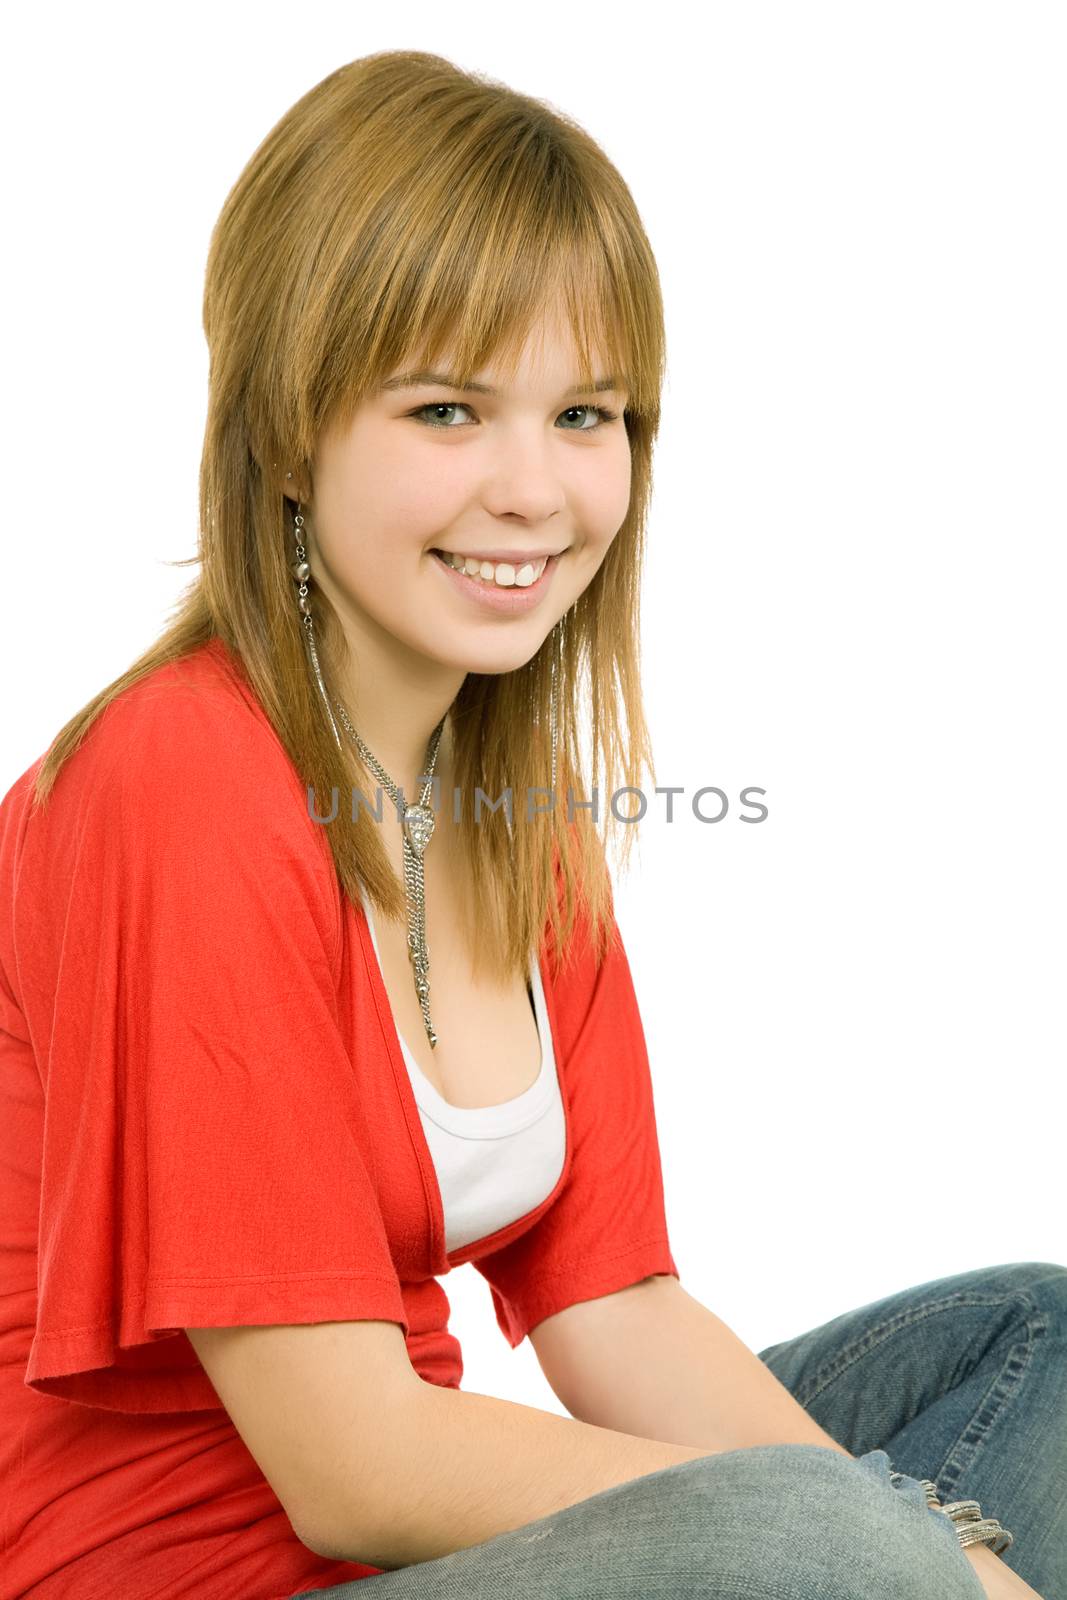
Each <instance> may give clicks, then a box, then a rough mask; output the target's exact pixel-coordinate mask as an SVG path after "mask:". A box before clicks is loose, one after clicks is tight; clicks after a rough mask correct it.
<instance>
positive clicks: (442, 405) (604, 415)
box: [408, 400, 619, 433]
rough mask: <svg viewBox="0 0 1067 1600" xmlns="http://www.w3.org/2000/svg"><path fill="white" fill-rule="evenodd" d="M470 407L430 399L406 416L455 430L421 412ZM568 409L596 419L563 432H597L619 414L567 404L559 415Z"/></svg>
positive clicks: (454, 401) (599, 407)
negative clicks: (586, 424)
mask: <svg viewBox="0 0 1067 1600" xmlns="http://www.w3.org/2000/svg"><path fill="white" fill-rule="evenodd" d="M470 409H471V408H470V406H468V405H466V404H465V403H464V402H463V401H460V400H432V401H430V403H429V404H428V405H425V406H419V407H418V408H417V409H416V410H415V411H409V412H408V416H409V417H413V418H415V419H416V420H417V421H419V422H421V423H422V424H423V426H424V427H428V428H439V429H440V430H441V431H442V432H447V431H449V430H451V431H453V432H455V431H456V427H455V425H454V424H452V423H449V422H433V421H431V420H430V419H429V417H426V416H424V415H423V413H424V412H427V411H469V410H470ZM570 411H585V412H588V413H589V414H590V415H592V416H596V417H597V418H598V420H597V421H596V422H595V423H594V424H593V426H592V427H591V428H564V429H563V432H564V433H597V432H599V430H600V429H601V428H602V427H603V426H604V424H605V423H606V422H617V421H618V416H619V414H618V412H617V411H608V410H607V408H606V407H605V406H568V407H567V410H566V411H561V412H560V416H566V415H567V412H570ZM467 426H469V424H467Z"/></svg>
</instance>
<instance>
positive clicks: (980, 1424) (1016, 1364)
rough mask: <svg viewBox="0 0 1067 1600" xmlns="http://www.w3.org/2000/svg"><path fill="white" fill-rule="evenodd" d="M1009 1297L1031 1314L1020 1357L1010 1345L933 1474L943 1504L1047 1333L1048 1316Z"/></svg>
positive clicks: (1028, 1301) (969, 1466) (1028, 1303)
mask: <svg viewBox="0 0 1067 1600" xmlns="http://www.w3.org/2000/svg"><path fill="white" fill-rule="evenodd" d="M1010 1298H1011V1299H1016V1300H1021V1301H1022V1302H1023V1304H1024V1305H1025V1306H1026V1307H1027V1309H1028V1310H1029V1311H1030V1313H1031V1315H1030V1316H1028V1317H1027V1318H1026V1321H1025V1323H1024V1324H1023V1326H1024V1327H1025V1329H1026V1345H1025V1348H1024V1349H1023V1352H1022V1354H1021V1355H1017V1354H1016V1351H1017V1350H1018V1349H1019V1345H1018V1343H1015V1344H1013V1345H1012V1346H1011V1348H1010V1349H1009V1351H1008V1356H1007V1360H1006V1361H1005V1362H1004V1365H1003V1367H1002V1368H1001V1370H1000V1373H999V1374H998V1376H997V1378H996V1380H995V1382H994V1383H992V1384H990V1386H989V1389H988V1390H987V1392H986V1393H985V1395H983V1397H982V1400H981V1403H980V1405H979V1406H978V1409H977V1411H976V1412H975V1414H974V1416H973V1417H972V1418H971V1420H970V1422H969V1423H968V1424H967V1426H966V1427H965V1428H964V1430H963V1432H962V1433H961V1434H960V1436H959V1438H958V1439H957V1440H956V1442H955V1443H954V1444H953V1445H952V1447H951V1448H950V1449H949V1451H948V1453H947V1455H946V1456H945V1459H944V1461H943V1462H942V1464H941V1466H940V1467H939V1469H938V1471H937V1472H936V1473H935V1475H934V1476H935V1480H936V1482H937V1485H938V1490H939V1493H940V1497H941V1498H942V1500H945V1501H947V1500H955V1499H958V1498H959V1485H960V1484H961V1483H963V1482H964V1481H965V1479H966V1477H967V1474H968V1473H969V1472H970V1471H971V1469H972V1468H973V1466H974V1463H975V1462H976V1461H977V1459H978V1457H979V1455H980V1454H981V1452H982V1450H983V1449H984V1448H985V1443H986V1440H987V1439H988V1437H989V1435H990V1434H991V1433H992V1431H993V1428H994V1426H995V1424H996V1421H997V1418H998V1417H999V1416H1000V1415H1001V1413H1002V1412H1003V1411H1004V1410H1005V1409H1006V1407H1007V1406H1009V1405H1010V1404H1011V1401H1012V1400H1013V1399H1014V1397H1015V1394H1016V1392H1017V1390H1018V1389H1019V1386H1020V1384H1021V1383H1022V1381H1023V1379H1024V1378H1025V1376H1026V1372H1027V1369H1028V1367H1029V1366H1030V1363H1031V1360H1032V1359H1033V1354H1034V1343H1035V1341H1036V1340H1037V1339H1039V1338H1041V1337H1043V1335H1044V1334H1045V1333H1047V1332H1048V1317H1047V1316H1046V1315H1045V1313H1044V1312H1041V1311H1038V1309H1037V1307H1036V1306H1035V1304H1034V1302H1033V1300H1031V1298H1030V1296H1029V1295H1027V1294H1023V1293H1019V1294H1017V1295H1012V1296H1010Z"/></svg>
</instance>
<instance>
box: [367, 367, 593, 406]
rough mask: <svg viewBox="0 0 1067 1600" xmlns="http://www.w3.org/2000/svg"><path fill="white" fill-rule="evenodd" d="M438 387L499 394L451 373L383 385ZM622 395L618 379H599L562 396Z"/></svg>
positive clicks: (402, 377) (403, 376) (415, 375)
mask: <svg viewBox="0 0 1067 1600" xmlns="http://www.w3.org/2000/svg"><path fill="white" fill-rule="evenodd" d="M434 384H436V385H438V386H439V387H440V388H442V389H458V390H459V391H460V393H461V394H493V395H495V394H499V393H500V391H499V390H498V389H493V388H491V387H490V385H489V384H487V383H475V382H474V381H473V380H470V381H468V382H467V383H462V382H461V381H460V379H459V378H457V377H456V376H455V375H454V374H453V373H450V372H402V373H400V374H399V376H398V377H395V378H387V379H386V380H385V382H384V383H383V384H382V388H383V389H418V388H421V387H422V386H423V385H434ZM605 391H607V392H610V393H615V392H618V393H621V392H622V391H621V389H620V388H619V380H618V378H614V377H611V378H598V379H597V380H596V382H595V383H589V384H580V383H576V384H575V385H574V388H573V389H568V390H567V392H566V394H565V395H563V396H562V398H563V399H564V400H567V399H569V398H570V397H571V396H572V395H576V394H602V393H604V392H605Z"/></svg>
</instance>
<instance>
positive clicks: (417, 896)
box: [334, 700, 447, 1050]
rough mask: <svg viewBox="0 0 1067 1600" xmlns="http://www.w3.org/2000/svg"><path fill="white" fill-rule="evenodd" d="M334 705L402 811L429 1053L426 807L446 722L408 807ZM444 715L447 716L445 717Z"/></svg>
mask: <svg viewBox="0 0 1067 1600" xmlns="http://www.w3.org/2000/svg"><path fill="white" fill-rule="evenodd" d="M334 704H335V705H336V707H337V710H338V712H339V714H340V717H341V721H342V722H343V723H344V725H345V729H346V731H347V733H348V734H349V736H350V738H351V739H352V740H353V742H354V744H355V746H356V749H357V750H358V751H359V753H360V755H361V756H362V757H363V760H364V761H365V762H366V763H367V765H368V766H369V767H370V769H371V771H372V772H373V773H374V776H375V777H376V778H377V779H378V781H379V782H380V783H383V784H384V785H385V787H386V789H387V790H388V792H389V794H390V796H391V798H392V800H393V803H394V805H395V806H396V808H397V814H398V816H399V815H400V808H401V807H403V817H402V823H403V849H404V896H405V899H406V901H407V910H408V957H409V959H410V961H411V965H412V968H413V969H414V974H415V993H416V994H417V995H418V997H419V1008H420V1009H421V1011H422V1021H423V1025H424V1027H425V1029H426V1037H427V1038H428V1039H429V1041H430V1049H431V1050H433V1049H435V1048H436V1046H437V1034H436V1033H435V1032H434V1027H433V1023H432V1022H431V1021H430V982H429V977H428V974H429V971H430V952H429V950H428V949H427V948H426V882H425V868H424V866H423V860H422V858H423V854H424V852H425V850H426V847H427V845H428V844H429V842H430V840H431V839H432V838H433V830H434V823H435V822H436V820H437V819H436V817H435V816H434V813H433V810H432V808H431V807H430V806H429V805H427V801H428V800H429V798H430V792H431V789H432V787H433V769H434V765H435V763H436V761H437V750H438V746H439V745H440V743H441V735H442V733H443V731H444V726H445V718H444V717H442V718H441V720H440V722H439V723H438V724H437V727H436V728H435V729H434V731H433V733H432V734H431V735H430V743H429V746H428V747H427V751H426V765H425V768H424V770H423V776H424V777H425V779H426V782H425V783H424V784H423V786H422V791H421V793H420V795H419V797H418V799H417V800H416V801H415V802H414V803H413V804H411V805H408V804H407V802H406V801H405V799H404V796H403V794H402V793H401V791H400V789H399V787H398V786H397V785H396V784H395V783H394V782H393V780H392V778H391V777H390V776H389V774H388V773H387V772H386V770H385V768H384V767H383V766H382V764H381V762H380V761H379V760H378V758H377V756H376V755H374V753H373V751H371V750H370V749H369V748H368V747H367V745H366V744H365V743H364V741H363V740H362V739H361V738H360V736H359V734H358V733H357V732H356V730H355V728H353V726H352V724H351V722H350V721H349V719H348V713H347V712H346V710H345V708H344V706H343V705H342V704H341V702H340V700H335V701H334ZM446 715H447V713H446Z"/></svg>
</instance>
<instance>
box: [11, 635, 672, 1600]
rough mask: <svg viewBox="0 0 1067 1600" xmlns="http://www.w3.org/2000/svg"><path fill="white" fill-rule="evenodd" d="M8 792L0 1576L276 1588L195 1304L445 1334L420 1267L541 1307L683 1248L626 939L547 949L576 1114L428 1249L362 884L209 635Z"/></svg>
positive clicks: (228, 1315) (423, 1179)
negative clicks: (55, 771)
mask: <svg viewBox="0 0 1067 1600" xmlns="http://www.w3.org/2000/svg"><path fill="white" fill-rule="evenodd" d="M39 766H40V761H38V762H35V763H34V765H33V766H32V767H30V768H29V770H28V771H27V772H25V773H24V774H23V775H22V777H21V778H19V779H18V780H17V781H16V783H15V784H14V785H13V787H12V788H11V789H10V790H9V791H8V793H7V795H6V796H5V798H4V799H3V801H2V802H0V1205H2V1209H3V1216H4V1233H3V1249H2V1251H0V1349H2V1351H3V1361H2V1363H0V1419H2V1420H0V1481H2V1483H3V1486H4V1487H3V1493H4V1496H5V1500H6V1506H5V1514H4V1518H3V1529H4V1539H5V1548H4V1553H3V1560H2V1562H0V1570H2V1573H3V1576H2V1577H0V1600H15V1597H16V1596H22V1595H24V1594H27V1593H32V1594H33V1596H34V1600H60V1597H62V1600H89V1597H90V1596H92V1597H94V1600H95V1597H96V1596H98V1595H100V1594H105V1593H106V1594H121V1595H122V1596H123V1600H138V1597H140V1596H144V1597H145V1600H148V1597H149V1596H151V1597H152V1600H177V1597H182V1596H186V1595H188V1596H196V1597H197V1600H216V1597H218V1600H234V1597H235V1596H240V1597H241V1600H281V1597H284V1596H289V1595H292V1594H295V1593H299V1592H303V1591H304V1590H310V1589H316V1588H324V1587H328V1586H330V1585H333V1584H339V1583H343V1582H346V1581H351V1580H353V1579H357V1578H362V1577H368V1576H371V1575H373V1574H374V1573H375V1572H376V1571H377V1570H378V1569H377V1568H375V1567H372V1566H365V1565H361V1564H359V1563H357V1562H337V1561H333V1560H330V1559H327V1558H324V1557H320V1556H317V1555H316V1554H315V1553H314V1552H312V1551H311V1550H309V1549H307V1547H306V1546H304V1545H303V1544H302V1543H301V1542H300V1541H299V1540H298V1539H297V1537H296V1535H295V1534H294V1533H293V1531H292V1528H291V1526H290V1524H289V1521H288V1518H287V1517H286V1516H285V1513H284V1511H283V1510H282V1507H281V1505H280V1504H279V1502H278V1501H277V1499H276V1497H275V1496H274V1494H273V1492H272V1490H271V1489H270V1487H269V1485H268V1484H267V1482H266V1480H265V1479H264V1477H263V1475H262V1473H261V1472H260V1471H259V1469H258V1467H257V1465H256V1463H255V1461H254V1459H253V1457H252V1456H251V1454H250V1453H249V1451H248V1450H247V1449H246V1447H245V1445H244V1443H243V1441H242V1440H241V1438H240V1436H239V1435H238V1433H237V1432H236V1430H235V1429H234V1427H233V1425H232V1423H231V1422H230V1420H229V1417H228V1415H227V1413H226V1412H225V1411H224V1409H223V1408H222V1406H221V1403H220V1401H219V1398H218V1396H217V1394H216V1392H215V1390H214V1389H213V1387H212V1385H211V1383H210V1381H209V1379H208V1377H207V1374H206V1373H205V1371H204V1369H203V1368H202V1367H201V1365H200V1363H199V1361H198V1360H197V1357H196V1354H195V1351H194V1350H193V1347H192V1345H191V1344H190V1342H189V1340H188V1338H187V1336H186V1335H185V1333H184V1331H183V1330H184V1329H185V1328H186V1327H200V1326H230V1325H237V1324H273V1323H303V1322H324V1321H339V1320H356V1319H382V1320H388V1321H394V1322H397V1323H399V1324H400V1325H401V1326H402V1328H403V1329H404V1334H405V1338H406V1343H407V1349H408V1354H409V1357H410V1359H411V1362H412V1365H413V1367H414V1368H415V1370H416V1371H418V1372H419V1374H420V1376H422V1377H423V1378H424V1379H425V1380H426V1381H428V1382H431V1383H437V1384H441V1385H444V1386H452V1387H458V1386H459V1384H460V1381H461V1378H462V1372H463V1366H462V1355H461V1351H460V1347H459V1344H458V1342H457V1340H456V1339H455V1338H454V1336H453V1335H451V1334H450V1333H449V1330H448V1310H449V1307H448V1300H447V1297H446V1295H445V1292H444V1289H443V1287H442V1286H441V1284H440V1283H439V1282H438V1279H439V1278H440V1277H442V1276H444V1275H445V1274H446V1273H448V1272H449V1271H451V1270H452V1268H453V1267H456V1266H459V1265H461V1264H462V1263H464V1262H467V1261H470V1262H472V1263H473V1264H474V1266H475V1268H476V1269H477V1271H479V1272H480V1273H481V1274H482V1275H483V1276H484V1277H485V1278H486V1280H487V1282H488V1284H489V1286H490V1290H491V1295H492V1304H493V1308H494V1311H495V1315H496V1320H497V1323H498V1325H499V1327H500V1329H501V1331H502V1332H503V1334H504V1335H505V1337H506V1338H507V1340H508V1341H509V1343H510V1344H511V1345H513V1346H514V1345H517V1344H519V1343H520V1341H521V1340H522V1339H523V1338H524V1337H525V1335H526V1333H527V1332H528V1331H529V1329H530V1328H531V1327H533V1326H534V1325H535V1324H536V1323H537V1322H539V1321H541V1320H542V1319H543V1318H545V1317H547V1316H551V1315H552V1314H553V1313H554V1312H557V1311H560V1310H562V1309H563V1308H564V1307H566V1306H568V1305H571V1304H573V1303H574V1302H576V1301H579V1300H588V1299H592V1298H594V1297H596V1296H599V1295H604V1294H610V1293H612V1292H613V1291H615V1290H617V1289H621V1288H624V1287H626V1286H627V1285H629V1284H631V1283H635V1282H638V1281H639V1280H640V1279H641V1278H644V1277H647V1276H649V1275H651V1274H654V1273H668V1274H673V1275H674V1276H677V1275H678V1269H677V1267H676V1265H675V1262H674V1259H673V1256H672V1254H671V1250H670V1245H669V1241H668V1235H667V1227H666V1220H665V1215H664V1199H663V1185H662V1178H661V1171H660V1160H659V1148H658V1142H657V1134H656V1123H655V1111H654V1103H653V1096H652V1085H651V1080H650V1073H649V1064H648V1058H647V1053H646V1049H645V1042H644V1037H643V1032H642V1027H641V1020H640V1016H639V1012H638V1007H637V1002H636V999H635V996H634V991H633V985H632V982H631V977H630V972H629V968H628V965H627V961H626V955H625V952H624V950H623V947H622V942H621V939H620V938H619V937H618V929H617V926H614V929H613V931H614V936H615V937H614V944H613V947H612V949H611V951H610V952H609V954H608V955H607V956H606V957H605V959H604V960H603V961H602V962H600V963H599V965H598V964H597V963H596V961H595V957H594V954H593V949H592V944H591V942H590V943H588V944H585V943H584V942H583V943H582V944H581V945H580V946H578V945H576V947H575V948H576V949H580V951H581V953H580V954H579V956H578V958H577V959H575V958H574V952H573V951H572V952H571V953H570V959H569V960H567V961H564V962H559V961H557V960H556V959H555V958H554V957H553V956H551V955H550V952H549V949H548V943H547V940H546V941H545V943H544V944H543V947H542V951H541V954H540V957H539V966H540V971H541V976H542V981H543V985H544V991H545V998H546V1003H547V1009H548V1015H549V1020H550V1023H551V1028H552V1036H553V1044H554V1050H555V1056H556V1065H557V1071H558V1073H559V1078H560V1087H561V1093H562V1098H563V1103H564V1108H565V1112H566V1120H567V1152H566V1159H565V1162H564V1166H563V1170H562V1173H561V1175H560V1178H559V1181H558V1183H557V1185H556V1187H555V1189H554V1190H553V1191H552V1193H551V1194H550V1195H548V1196H546V1198H545V1199H544V1201H543V1202H542V1203H541V1204H540V1205H538V1206H537V1207H536V1208H535V1209H534V1210H533V1211H531V1212H529V1213H528V1214H527V1215H526V1216H524V1217H521V1218H519V1219H517V1220H516V1221H514V1222H512V1223H510V1224H508V1225H507V1226H506V1227H504V1228H502V1229H500V1230H498V1231H497V1232H496V1233H494V1234H492V1235H490V1236H489V1237H487V1238H485V1239H481V1240H479V1241H477V1242H475V1243H472V1244H469V1245H466V1246H464V1247H463V1248H462V1249H459V1250H456V1251H453V1252H451V1253H449V1252H447V1251H446V1249H445V1245H444V1224H443V1215H442V1206H441V1196H440V1192H439V1190H438V1187H437V1183H436V1178H435V1175H434V1170H433V1164H432V1161H431V1158H430V1154H429V1149H428V1147H427V1144H426V1140H425V1137H424V1135H423V1132H422V1128H421V1123H420V1118H419V1113H418V1107H417V1105H416V1103H415V1100H414V1096H413V1093H412V1089H411V1083H410V1079H409V1077H408V1073H407V1069H406V1066H405V1063H404V1060H403V1058H402V1055H401V1052H400V1048H399V1043H398V1040H397V1035H396V1029H395V1027H394V1025H393V1021H392V1015H391V1012H390V1009H389V1002H388V998H387V996H386V993H385V990H384V986H383V984H382V981H381V974H380V969H379V967H378V964H377V961H376V959H375V956H374V951H373V947H372V945H371V941H370V935H369V930H368V928H367V923H366V918H365V915H364V913H363V909H362V907H361V906H359V905H356V904H354V903H353V901H352V900H351V899H350V898H349V897H348V896H347V895H344V894H343V893H342V892H341V888H340V884H339V881H338V879H337V876H336V873H335V870H334V866H333V860H332V857H331V855H330V850H329V845H328V843H327V839H326V833H325V829H324V828H323V827H322V826H320V825H319V824H318V823H316V822H315V821H314V820H313V819H312V817H311V816H310V814H309V810H308V804H307V794H306V790H305V788H304V786H303V784H302V781H301V779H300V776H299V774H298V773H297V771H296V769H295V767H294V766H293V764H292V762H291V761H290V759H289V757H288V755H287V753H286V751H285V749H284V747H283V746H282V744H281V742H280V740H279V739H278V737H277V735H276V733H275V731H274V729H273V727H272V725H271V723H270V721H269V719H268V718H267V716H266V714H265V712H264V711H263V709H262V707H261V705H260V703H259V701H258V699H257V697H256V696H255V694H254V693H253V691H252V689H251V686H250V684H249V683H248V680H247V679H246V677H245V675H244V673H243V671H242V670H241V667H240V663H239V660H238V658H237V657H236V656H235V655H234V654H233V653H232V652H231V651H229V650H228V649H227V647H226V646H225V645H224V644H223V643H222V641H221V640H218V639H214V640H212V641H211V642H210V643H209V644H207V645H204V646H202V647H201V648H199V649H198V650H196V651H194V652H192V653H191V654H189V655H187V656H186V657H184V658H183V659H182V660H180V661H178V662H174V663H171V664H169V665H167V666H166V667H161V668H158V669H156V671H154V672H153V673H151V674H149V675H148V676H147V677H146V678H144V679H142V680H141V681H140V682H139V683H137V684H135V685H134V686H132V687H131V688H129V689H127V690H126V691H124V693H123V694H122V695H120V696H119V697H118V698H117V699H116V700H115V701H113V702H112V703H111V705H110V706H109V707H108V708H107V709H106V710H105V711H104V712H103V713H102V715H101V716H100V717H99V718H98V719H97V721H96V722H95V723H94V724H93V725H92V726H91V727H90V729H89V731H88V733H87V734H86V736H85V738H84V739H83V741H82V743H81V745H80V746H79V748H78V749H77V750H76V751H75V753H74V754H73V755H72V756H71V757H70V758H69V759H68V761H67V762H66V764H65V765H64V767H63V768H62V769H61V771H60V773H59V776H58V779H57V781H56V785H55V788H54V790H53V792H52V795H51V796H50V798H49V800H48V802H47V803H46V805H45V807H44V808H42V809H40V810H37V809H33V808H32V807H31V805H30V799H31V790H32V784H33V780H34V778H35V777H36V774H37V771H38V769H39Z"/></svg>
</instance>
